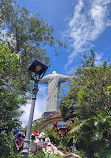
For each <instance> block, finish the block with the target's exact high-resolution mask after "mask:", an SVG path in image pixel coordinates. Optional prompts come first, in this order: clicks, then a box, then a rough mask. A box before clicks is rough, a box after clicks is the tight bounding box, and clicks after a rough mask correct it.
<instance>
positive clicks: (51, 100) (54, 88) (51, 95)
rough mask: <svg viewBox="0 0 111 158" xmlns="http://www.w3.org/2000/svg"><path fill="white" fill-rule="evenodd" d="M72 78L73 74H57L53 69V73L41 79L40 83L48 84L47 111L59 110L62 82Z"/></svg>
mask: <svg viewBox="0 0 111 158" xmlns="http://www.w3.org/2000/svg"><path fill="white" fill-rule="evenodd" d="M71 79H72V77H71V76H65V75H61V74H57V73H56V71H53V72H52V74H49V75H47V76H45V77H43V78H42V79H41V80H40V81H39V83H45V84H48V94H47V104H46V112H51V111H57V107H58V99H59V95H58V90H59V88H60V84H61V83H63V82H66V81H69V80H71Z"/></svg>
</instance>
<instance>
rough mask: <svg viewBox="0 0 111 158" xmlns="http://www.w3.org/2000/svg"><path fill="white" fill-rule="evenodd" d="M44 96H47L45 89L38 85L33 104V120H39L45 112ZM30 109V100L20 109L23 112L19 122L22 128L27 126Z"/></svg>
mask: <svg viewBox="0 0 111 158" xmlns="http://www.w3.org/2000/svg"><path fill="white" fill-rule="evenodd" d="M46 94H47V87H46V86H44V85H39V91H38V94H37V99H36V103H35V109H34V116H33V120H36V119H37V118H40V117H41V115H42V113H43V112H45V110H46ZM30 108H31V100H30V101H28V103H27V104H26V106H22V107H21V110H23V111H25V112H24V114H23V115H22V116H21V118H20V120H21V121H22V126H23V127H24V126H26V125H27V124H28V118H29V114H30Z"/></svg>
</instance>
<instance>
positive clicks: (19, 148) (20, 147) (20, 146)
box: [17, 134, 23, 152]
mask: <svg viewBox="0 0 111 158" xmlns="http://www.w3.org/2000/svg"><path fill="white" fill-rule="evenodd" d="M22 148H23V138H22V135H21V134H19V135H18V138H17V152H20V151H21V150H22Z"/></svg>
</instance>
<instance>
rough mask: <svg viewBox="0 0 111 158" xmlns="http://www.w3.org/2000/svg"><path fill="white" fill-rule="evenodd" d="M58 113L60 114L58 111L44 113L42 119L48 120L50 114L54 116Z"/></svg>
mask: <svg viewBox="0 0 111 158" xmlns="http://www.w3.org/2000/svg"><path fill="white" fill-rule="evenodd" d="M57 113H58V112H57V111H50V112H44V113H43V114H42V116H41V118H44V119H47V118H48V116H49V115H50V114H52V115H53V116H54V115H55V114H57Z"/></svg>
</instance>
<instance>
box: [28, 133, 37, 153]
mask: <svg viewBox="0 0 111 158" xmlns="http://www.w3.org/2000/svg"><path fill="white" fill-rule="evenodd" d="M34 140H35V136H34V135H33V134H32V135H31V139H30V144H29V152H31V153H33V152H35V151H36V148H35V145H34Z"/></svg>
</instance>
